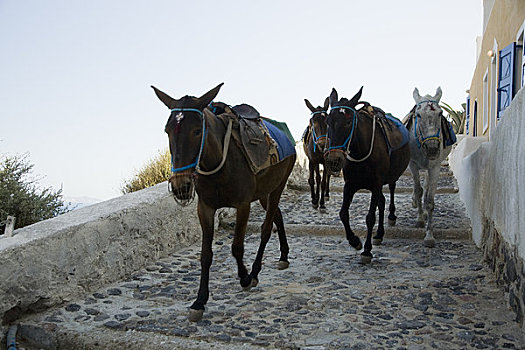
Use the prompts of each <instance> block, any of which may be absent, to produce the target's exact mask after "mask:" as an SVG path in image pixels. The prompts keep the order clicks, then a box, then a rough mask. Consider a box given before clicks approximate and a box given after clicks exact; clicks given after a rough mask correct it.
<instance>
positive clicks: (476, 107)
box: [472, 99, 478, 136]
mask: <svg viewBox="0 0 525 350" xmlns="http://www.w3.org/2000/svg"><path fill="white" fill-rule="evenodd" d="M472 114H473V115H474V120H472V136H478V132H477V128H478V125H477V124H478V100H477V99H476V100H474V113H472Z"/></svg>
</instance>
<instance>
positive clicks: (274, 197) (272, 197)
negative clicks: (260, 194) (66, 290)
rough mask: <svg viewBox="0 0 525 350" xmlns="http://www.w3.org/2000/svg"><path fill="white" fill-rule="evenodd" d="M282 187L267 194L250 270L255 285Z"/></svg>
mask: <svg viewBox="0 0 525 350" xmlns="http://www.w3.org/2000/svg"><path fill="white" fill-rule="evenodd" d="M283 189H284V187H283V188H280V189H278V190H276V191H273V192H272V193H270V194H269V195H268V204H267V207H266V216H265V217H264V222H263V224H262V227H261V242H260V243H259V249H257V255H256V256H255V261H254V262H253V265H252V271H251V272H250V276H251V278H252V285H254V283H255V285H257V283H258V275H259V272H261V267H262V258H263V254H264V250H265V249H266V244H267V243H268V241H269V240H270V234H271V233H272V225H273V221H274V217H275V213H276V211H277V209H279V207H278V205H279V199H280V198H281V192H282V190H283ZM253 281H254V282H253ZM255 285H254V286H255Z"/></svg>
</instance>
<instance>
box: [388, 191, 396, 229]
mask: <svg viewBox="0 0 525 350" xmlns="http://www.w3.org/2000/svg"><path fill="white" fill-rule="evenodd" d="M388 189H389V190H390V205H389V206H388V211H389V213H388V226H396V220H397V216H396V205H395V204H394V194H395V193H396V183H395V182H394V183H391V184H388Z"/></svg>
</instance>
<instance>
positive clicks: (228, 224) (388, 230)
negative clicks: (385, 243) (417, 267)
mask: <svg viewBox="0 0 525 350" xmlns="http://www.w3.org/2000/svg"><path fill="white" fill-rule="evenodd" d="M261 225H262V222H253V221H252V222H248V227H247V231H246V232H247V233H248V234H250V233H252V234H259V233H260V230H261ZM222 226H223V227H224V228H226V229H229V230H232V228H233V227H234V226H235V222H234V221H225V222H223V223H222ZM285 229H286V233H287V234H293V235H306V236H309V235H316V236H342V237H344V235H345V233H344V228H343V225H342V224H341V225H319V224H309V225H304V224H285ZM376 229H377V225H376V227H375V229H374V234H375V230H376ZM352 230H353V231H354V233H355V234H356V235H357V236H359V237H361V238H365V237H366V234H367V231H366V227H360V226H357V227H352ZM423 237H425V229H424V228H415V227H406V226H387V225H386V223H385V240H388V239H399V238H401V239H415V240H423ZM434 237H435V238H436V239H452V240H470V239H472V230H471V229H470V228H446V229H445V228H435V229H434Z"/></svg>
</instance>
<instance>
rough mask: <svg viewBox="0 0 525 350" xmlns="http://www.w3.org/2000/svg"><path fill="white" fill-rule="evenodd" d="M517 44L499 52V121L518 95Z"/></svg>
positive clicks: (512, 44)
mask: <svg viewBox="0 0 525 350" xmlns="http://www.w3.org/2000/svg"><path fill="white" fill-rule="evenodd" d="M515 62H516V43H511V44H510V45H509V46H507V47H505V48H504V49H503V50H501V51H500V52H499V80H498V117H497V118H498V120H499V119H500V118H501V116H502V115H503V112H504V111H505V109H506V108H507V107H508V106H509V105H510V102H511V101H512V98H513V97H514V95H515V94H516V91H515V80H516V79H515V78H516V69H515V68H516V67H515Z"/></svg>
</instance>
